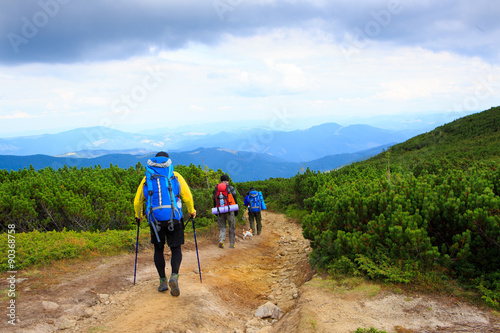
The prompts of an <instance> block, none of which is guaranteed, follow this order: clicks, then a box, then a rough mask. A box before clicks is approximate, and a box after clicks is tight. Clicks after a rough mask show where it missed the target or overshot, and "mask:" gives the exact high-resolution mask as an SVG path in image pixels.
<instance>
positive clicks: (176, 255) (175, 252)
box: [170, 246, 182, 274]
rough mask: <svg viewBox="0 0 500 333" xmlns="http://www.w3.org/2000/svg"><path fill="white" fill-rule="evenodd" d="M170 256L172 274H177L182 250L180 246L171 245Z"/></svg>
mask: <svg viewBox="0 0 500 333" xmlns="http://www.w3.org/2000/svg"><path fill="white" fill-rule="evenodd" d="M170 251H171V252H172V258H171V259H170V266H172V274H179V268H180V267H181V262H182V251H181V247H180V246H177V247H171V248H170Z"/></svg>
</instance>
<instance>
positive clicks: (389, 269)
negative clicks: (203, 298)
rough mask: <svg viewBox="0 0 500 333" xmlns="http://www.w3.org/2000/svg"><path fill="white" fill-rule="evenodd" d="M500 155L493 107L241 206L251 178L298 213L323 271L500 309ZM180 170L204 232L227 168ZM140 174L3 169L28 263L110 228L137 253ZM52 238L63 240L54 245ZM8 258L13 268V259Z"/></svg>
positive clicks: (93, 244) (3, 196)
mask: <svg viewBox="0 0 500 333" xmlns="http://www.w3.org/2000/svg"><path fill="white" fill-rule="evenodd" d="M499 162H500V108H499V107H496V108H492V109H490V110H487V111H484V112H481V113H478V114H474V115H471V116H468V117H464V118H461V119H459V120H457V121H454V122H452V123H450V124H447V125H444V126H441V127H438V128H437V129H435V130H434V131H431V132H429V133H426V134H423V135H419V136H417V137H415V138H412V139H410V140H408V141H406V142H404V143H401V144H398V145H395V146H394V147H392V148H391V149H389V150H388V151H387V152H383V153H381V154H379V155H378V156H376V157H374V158H371V159H370V160H367V161H363V162H359V163H355V164H352V165H349V166H345V167H343V168H340V169H338V170H333V171H331V172H328V173H319V172H314V171H311V170H309V169H307V170H304V171H303V172H302V173H300V174H297V175H296V176H295V177H293V178H290V179H283V178H272V179H268V180H266V181H258V182H246V183H238V184H236V188H237V190H238V191H239V193H240V194H241V195H240V196H239V198H238V199H239V200H238V201H239V204H240V207H242V206H243V205H242V201H243V198H244V196H245V195H246V193H247V192H248V190H249V189H250V187H251V186H253V187H255V188H256V189H258V190H260V191H262V192H263V195H264V198H265V200H266V205H267V206H268V209H271V210H279V211H282V212H285V213H287V214H288V215H289V216H293V217H296V218H297V219H299V220H300V221H301V222H302V226H303V234H304V237H306V238H307V239H309V240H310V241H311V246H312V248H313V251H312V253H311V255H310V260H311V263H312V264H313V265H314V266H315V267H316V268H318V269H319V270H322V271H324V272H328V273H329V274H330V275H337V274H345V275H350V276H354V277H358V276H359V277H367V278H369V279H373V280H376V281H384V282H387V283H393V284H396V285H397V286H398V287H402V286H405V285H410V286H411V285H414V286H430V287H427V288H433V286H437V288H440V287H442V288H454V286H455V285H456V284H457V283H459V284H460V285H461V286H462V287H465V288H466V290H468V291H471V290H472V291H475V292H477V293H478V294H479V295H481V298H482V300H483V301H484V302H485V303H486V304H488V305H489V306H491V307H494V308H497V309H499V308H500V305H499V301H500V165H499ZM175 169H176V171H178V172H179V173H181V174H182V175H183V176H184V178H185V179H186V180H187V182H188V184H189V185H190V187H191V189H192V192H193V195H194V198H195V203H196V209H197V211H198V218H197V228H198V226H199V227H201V228H202V229H203V228H210V227H211V226H213V225H214V224H215V221H216V220H215V217H214V216H212V215H211V214H210V208H211V206H212V200H211V196H212V190H213V188H214V185H215V184H216V183H218V181H219V179H220V175H221V174H222V171H221V170H218V171H217V172H214V171H212V170H202V169H201V168H200V167H196V166H194V165H190V166H176V167H175ZM143 176H144V168H143V167H142V166H141V165H140V164H138V165H137V166H136V167H135V168H129V169H126V170H123V169H120V168H118V167H114V166H110V167H109V168H106V169H103V168H101V167H99V166H98V167H95V168H80V169H78V168H76V167H73V168H68V167H65V168H62V169H58V170H53V169H51V168H46V169H43V170H40V171H38V172H36V171H35V170H34V169H33V168H30V169H24V170H20V171H18V172H14V171H11V172H7V171H0V227H1V228H2V231H3V232H7V230H8V226H9V225H12V224H15V225H16V249H17V250H18V251H19V252H18V254H19V257H18V258H17V259H18V262H19V263H20V265H23V266H20V267H27V266H28V265H30V264H32V263H35V262H37V263H43V262H48V261H50V260H55V259H57V258H61V257H65V258H66V257H68V256H72V255H75V256H78V254H77V253H91V252H92V251H96V250H95V249H96V248H99V247H105V245H104V244H105V243H101V240H99V242H98V241H97V240H94V238H93V237H94V236H93V234H92V233H99V234H103V232H102V231H105V230H110V231H109V238H108V237H106V238H108V239H112V241H109V242H110V243H113V244H115V245H116V244H117V245H116V246H117V248H120V246H122V245H123V244H122V245H120V244H121V243H127V245H126V246H125V247H124V248H127V246H128V249H131V247H130V246H131V244H134V242H132V243H130V238H127V237H131V236H133V235H134V229H135V224H134V212H133V207H132V201H133V198H134V195H135V192H136V189H137V186H138V184H139V182H140V180H141V179H142V177H143ZM242 215H243V214H242V213H240V215H239V217H240V218H241V216H242ZM144 227H145V226H144ZM144 229H146V230H147V228H144ZM63 230H68V231H63ZM111 230H122V231H121V232H123V233H124V234H123V236H118V235H119V233H117V234H114V233H113V232H111ZM57 231H59V232H60V235H59V234H58V233H57ZM22 232H26V234H22ZM27 232H29V234H28V233H27ZM2 236H5V237H7V235H6V234H5V233H4V234H3V235H2ZM58 237H61V238H60V239H61V240H58ZM65 237H67V238H65ZM80 237H86V238H85V239H84V238H80ZM132 238H133V237H132ZM28 239H29V241H28ZM62 239H64V240H62ZM103 239H104V238H103ZM29 242H32V243H33V244H28V243H29ZM58 242H60V243H58ZM102 242H104V240H102ZM45 243H47V244H55V245H53V246H52V247H51V248H46V247H44V245H43V244H45ZM62 243H68V244H69V245H68V247H67V248H66V247H64V245H62ZM115 245H110V246H115ZM6 246H7V242H6V241H3V242H2V244H1V245H0V247H1V250H2V251H4V253H7V252H6V251H7V247H6ZM35 248H37V249H40V250H37V251H38V252H37V251H35ZM23 249H26V250H23ZM23 251H26V252H25V254H23ZM42 252H43V253H45V254H46V256H42V255H39V254H40V253H42ZM1 265H2V269H4V270H5V269H6V268H5V267H6V263H5V262H1ZM24 265H26V266H24Z"/></svg>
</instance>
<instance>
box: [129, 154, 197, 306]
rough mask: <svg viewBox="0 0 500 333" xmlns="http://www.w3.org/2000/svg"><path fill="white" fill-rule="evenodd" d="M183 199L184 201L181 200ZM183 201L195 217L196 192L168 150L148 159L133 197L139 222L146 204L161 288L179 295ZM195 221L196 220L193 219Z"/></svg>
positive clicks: (182, 238)
mask: <svg viewBox="0 0 500 333" xmlns="http://www.w3.org/2000/svg"><path fill="white" fill-rule="evenodd" d="M181 200H182V201H181ZM182 202H184V204H185V205H186V207H187V211H188V213H189V216H190V217H191V218H193V219H194V218H195V217H196V210H195V209H194V201H193V195H192V194H191V190H190V189H189V186H188V184H187V183H186V180H185V179H184V178H183V177H182V176H181V175H180V174H179V173H178V172H176V171H174V167H173V165H172V160H171V159H170V158H169V155H168V154H167V153H166V152H163V151H161V152H159V153H157V154H156V156H155V157H153V158H151V159H149V160H148V162H147V166H146V174H145V176H144V178H143V179H142V181H141V183H140V185H139V187H138V188H137V193H136V195H135V199H134V210H135V217H136V222H137V223H138V224H140V222H141V220H142V218H143V214H142V213H143V205H144V203H146V211H145V213H146V217H147V219H148V223H149V227H150V230H151V243H152V244H153V245H154V263H155V266H156V270H157V271H158V275H159V276H160V286H159V287H158V291H160V292H163V291H167V290H168V288H169V287H170V294H171V295H172V296H179V295H180V289H179V282H178V279H179V268H180V265H181V262H182V251H181V245H183V244H184V223H183V221H184V217H183V216H182ZM193 223H194V222H193ZM165 242H166V243H167V245H168V247H169V248H170V251H171V253H172V256H171V260H170V266H171V270H172V274H171V275H170V279H169V280H168V281H167V276H166V274H165V255H164V249H165Z"/></svg>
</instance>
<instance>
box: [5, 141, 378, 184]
mask: <svg viewBox="0 0 500 333" xmlns="http://www.w3.org/2000/svg"><path fill="white" fill-rule="evenodd" d="M384 148H386V147H377V148H373V149H370V150H366V151H362V152H357V153H352V154H340V155H337V156H328V157H323V158H321V159H318V160H315V161H310V162H302V163H300V162H287V161H283V160H281V159H279V158H277V157H274V156H271V155H269V154H262V153H251V152H238V151H232V150H227V149H220V148H198V149H195V150H192V151H187V152H171V153H170V154H169V155H170V157H171V159H172V161H173V162H174V165H175V164H178V165H190V164H191V163H192V164H194V165H197V166H198V165H199V166H202V167H203V166H207V167H208V168H210V169H213V170H218V169H221V170H223V171H224V172H226V173H228V174H229V175H230V176H231V178H232V179H233V181H236V182H245V181H251V180H265V179H268V178H279V177H283V178H289V177H292V176H295V175H296V174H297V173H299V172H301V171H302V170H304V168H307V167H309V168H310V169H311V170H319V171H327V170H331V169H335V168H338V167H341V166H343V165H346V164H349V163H352V162H354V161H358V160H363V159H366V158H369V157H371V156H374V155H376V154H378V153H379V152H380V151H382V150H383V149H384ZM154 155H155V153H151V154H146V155H130V154H106V155H102V156H99V157H93V158H77V157H74V156H75V155H69V156H72V157H69V156H66V157H53V156H47V155H30V156H13V155H3V156H2V155H0V169H5V170H15V171H18V170H20V169H23V168H29V167H30V166H32V167H33V168H35V169H36V170H39V169H43V168H45V167H51V168H53V169H59V168H62V167H64V166H65V165H67V166H69V167H73V166H76V167H94V166H97V165H100V166H101V167H103V168H105V167H109V165H116V166H118V167H121V168H124V169H125V168H129V167H135V166H136V165H137V163H138V162H140V163H141V164H142V165H146V162H147V160H148V159H149V158H151V157H152V156H154Z"/></svg>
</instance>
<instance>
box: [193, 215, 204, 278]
mask: <svg viewBox="0 0 500 333" xmlns="http://www.w3.org/2000/svg"><path fill="white" fill-rule="evenodd" d="M192 220H193V234H194V245H195V247H196V258H197V259H198V272H199V273H200V283H203V282H202V281H201V268H200V256H199V255H198V243H197V242H196V230H195V228H194V218H193V219H192Z"/></svg>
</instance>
